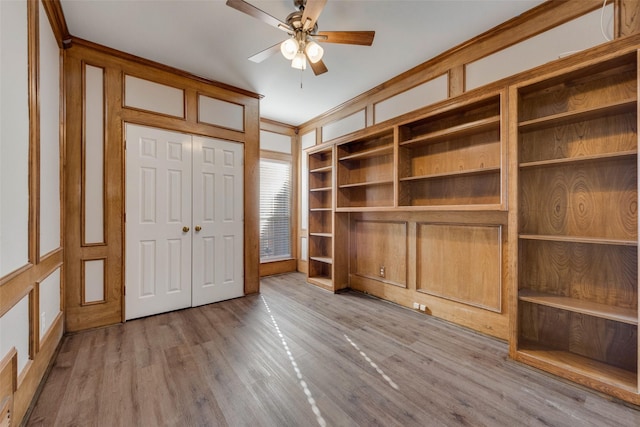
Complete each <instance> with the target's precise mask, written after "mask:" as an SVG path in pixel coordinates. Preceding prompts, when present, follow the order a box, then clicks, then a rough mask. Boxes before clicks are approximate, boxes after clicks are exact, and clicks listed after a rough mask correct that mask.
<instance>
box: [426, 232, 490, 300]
mask: <svg viewBox="0 0 640 427" xmlns="http://www.w3.org/2000/svg"><path fill="white" fill-rule="evenodd" d="M501 236H502V231H501V227H500V226H475V225H451V224H418V226H417V238H416V245H417V250H416V258H417V259H416V268H417V277H416V282H417V283H416V288H417V290H418V291H421V292H426V293H429V294H432V295H436V296H440V297H443V298H447V299H451V300H454V301H458V302H463V303H465V304H470V305H473V306H477V307H482V308H485V309H488V310H492V311H497V312H500V311H501V303H502V298H501V294H502V292H501V290H502V280H501V278H502V237H501Z"/></svg>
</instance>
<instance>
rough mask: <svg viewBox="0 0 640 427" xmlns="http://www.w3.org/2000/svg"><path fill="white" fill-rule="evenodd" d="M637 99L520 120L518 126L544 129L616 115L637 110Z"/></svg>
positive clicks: (525, 129)
mask: <svg viewBox="0 0 640 427" xmlns="http://www.w3.org/2000/svg"><path fill="white" fill-rule="evenodd" d="M637 103H638V101H637V99H635V98H631V99H624V100H621V101H615V102H610V103H607V104H603V105H598V106H597V107H593V108H585V109H582V110H576V111H567V112H564V113H559V114H553V115H550V116H545V117H540V118H537V119H532V120H525V121H522V122H520V124H519V125H518V128H519V129H520V130H521V131H533V130H538V129H544V128H547V127H553V126H558V125H562V124H568V123H575V122H579V121H583V120H589V119H593V118H598V117H602V116H606V115H614V114H621V113H629V112H633V111H636V110H637Z"/></svg>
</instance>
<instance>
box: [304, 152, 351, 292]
mask: <svg viewBox="0 0 640 427" xmlns="http://www.w3.org/2000/svg"><path fill="white" fill-rule="evenodd" d="M334 151H335V148H334V147H333V146H331V145H322V146H317V147H313V148H311V149H309V150H308V152H307V155H308V166H309V227H308V233H309V234H308V257H309V260H308V274H307V281H308V282H309V283H312V284H314V285H316V286H320V287H322V288H324V289H327V290H330V291H334V292H335V291H338V290H340V289H342V288H344V287H346V285H347V283H346V267H345V266H343V265H342V264H343V263H344V259H345V254H344V250H345V249H344V248H346V243H345V241H346V239H347V235H346V233H347V231H346V228H347V224H346V222H347V218H346V217H345V216H344V215H337V214H336V213H335V210H334V203H335V202H334V199H335V197H334V192H333V188H334V186H335V183H334V178H335V176H334Z"/></svg>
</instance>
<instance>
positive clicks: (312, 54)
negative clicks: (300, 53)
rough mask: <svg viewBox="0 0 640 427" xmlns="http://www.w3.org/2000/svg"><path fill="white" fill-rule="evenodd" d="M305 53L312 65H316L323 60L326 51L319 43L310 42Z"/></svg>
mask: <svg viewBox="0 0 640 427" xmlns="http://www.w3.org/2000/svg"><path fill="white" fill-rule="evenodd" d="M304 51H305V52H306V54H307V57H308V58H309V61H311V62H312V63H314V64H315V63H316V62H318V61H320V60H321V59H322V55H324V49H323V48H322V46H320V45H319V44H318V43H316V42H314V41H310V42H309V43H307V46H306V47H305V48H304Z"/></svg>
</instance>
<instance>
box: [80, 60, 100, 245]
mask: <svg viewBox="0 0 640 427" xmlns="http://www.w3.org/2000/svg"><path fill="white" fill-rule="evenodd" d="M84 87H85V100H84V102H85V117H84V158H83V165H84V168H83V174H84V188H83V189H82V191H83V195H84V243H102V242H104V196H103V194H104V70H103V69H102V68H99V67H93V66H91V65H86V64H85V67H84Z"/></svg>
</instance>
